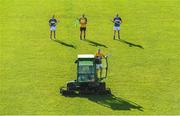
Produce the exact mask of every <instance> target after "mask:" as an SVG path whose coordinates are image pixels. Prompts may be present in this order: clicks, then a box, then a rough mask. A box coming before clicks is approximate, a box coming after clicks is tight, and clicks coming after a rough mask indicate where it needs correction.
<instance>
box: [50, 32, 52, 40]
mask: <svg viewBox="0 0 180 116" xmlns="http://www.w3.org/2000/svg"><path fill="white" fill-rule="evenodd" d="M50 39H51V40H52V31H50Z"/></svg>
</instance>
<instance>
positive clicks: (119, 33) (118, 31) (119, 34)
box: [118, 30, 120, 40]
mask: <svg viewBox="0 0 180 116" xmlns="http://www.w3.org/2000/svg"><path fill="white" fill-rule="evenodd" d="M118 38H119V40H120V30H118Z"/></svg>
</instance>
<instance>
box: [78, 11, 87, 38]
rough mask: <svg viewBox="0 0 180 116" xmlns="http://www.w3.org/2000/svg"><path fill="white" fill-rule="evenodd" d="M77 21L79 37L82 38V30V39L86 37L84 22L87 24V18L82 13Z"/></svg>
mask: <svg viewBox="0 0 180 116" xmlns="http://www.w3.org/2000/svg"><path fill="white" fill-rule="evenodd" d="M79 23H80V39H81V40H82V32H84V40H85V39H86V24H87V18H86V17H85V15H84V14H83V15H82V16H81V17H80V18H79Z"/></svg>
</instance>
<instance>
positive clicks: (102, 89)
mask: <svg viewBox="0 0 180 116" xmlns="http://www.w3.org/2000/svg"><path fill="white" fill-rule="evenodd" d="M98 89H99V90H100V91H105V90H106V84H105V83H99V87H98Z"/></svg>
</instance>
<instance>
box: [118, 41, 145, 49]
mask: <svg viewBox="0 0 180 116" xmlns="http://www.w3.org/2000/svg"><path fill="white" fill-rule="evenodd" d="M118 41H120V42H122V43H125V44H128V45H129V47H138V48H141V49H144V47H143V46H141V45H138V44H134V43H131V42H128V41H125V40H122V39H120V40H118Z"/></svg>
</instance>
